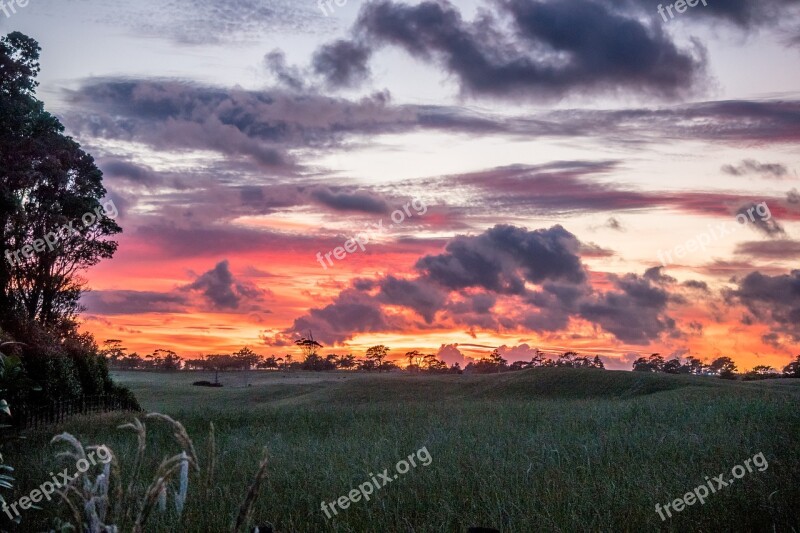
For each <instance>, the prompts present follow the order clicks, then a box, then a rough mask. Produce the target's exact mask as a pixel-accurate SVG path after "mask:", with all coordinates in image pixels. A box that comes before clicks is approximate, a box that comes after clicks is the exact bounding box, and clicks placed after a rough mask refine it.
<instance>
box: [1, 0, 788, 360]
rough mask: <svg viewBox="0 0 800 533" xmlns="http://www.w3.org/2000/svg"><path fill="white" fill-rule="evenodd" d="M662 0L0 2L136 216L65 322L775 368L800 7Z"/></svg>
mask: <svg viewBox="0 0 800 533" xmlns="http://www.w3.org/2000/svg"><path fill="white" fill-rule="evenodd" d="M339 3H342V2H341V0H339ZM661 3H664V2H663V1H662V2H661ZM658 5H659V2H656V1H651V0H613V1H612V0H488V1H486V2H483V1H472V0H468V1H459V2H458V3H448V2H435V1H426V2H395V1H392V0H379V1H369V0H364V1H361V0H347V1H346V2H345V3H344V5H342V6H338V5H337V2H335V1H333V2H331V3H330V4H329V6H326V4H325V3H322V7H320V5H318V3H317V2H316V1H315V0H237V1H235V2H234V1H231V2H227V3H226V2H219V1H212V0H169V1H165V0H160V1H154V0H142V1H137V2H125V3H123V2H119V1H118V0H117V1H111V0H102V1H101V0H81V1H78V0H30V3H29V4H28V5H27V6H26V7H24V8H19V7H18V8H17V12H16V13H15V14H12V16H10V17H6V16H5V15H3V14H2V12H0V25H2V30H3V33H8V32H9V31H13V30H19V31H22V32H23V33H25V34H27V35H29V36H31V37H33V38H35V39H37V40H38V41H39V43H40V44H41V46H42V60H41V66H42V73H41V75H40V82H41V85H40V87H39V92H38V95H39V97H40V98H41V99H42V100H44V102H45V105H46V106H47V109H49V110H50V111H51V112H54V113H55V114H57V115H58V116H59V117H60V118H61V120H62V121H63V122H64V124H65V126H66V129H67V133H68V134H69V135H71V136H73V137H75V138H76V139H77V140H78V141H79V142H80V143H81V145H82V146H83V148H84V149H85V150H87V151H88V152H89V153H91V154H92V155H93V156H94V157H95V159H96V161H97V163H98V166H99V167H100V168H101V170H103V172H104V175H105V178H104V182H105V186H106V188H107V189H108V191H109V197H110V198H111V199H112V200H113V201H114V203H115V205H116V206H117V208H118V211H119V217H118V222H119V224H120V225H121V226H122V227H123V229H124V233H123V234H122V235H120V236H119V238H118V241H119V250H118V252H117V254H116V256H115V257H114V259H113V260H109V261H105V262H103V263H101V264H100V265H98V266H97V267H95V268H93V269H91V270H90V271H88V272H86V273H85V277H86V279H87V281H88V286H89V287H90V288H91V292H90V293H88V294H87V295H86V296H85V297H84V298H83V305H84V306H85V307H86V311H85V312H84V313H83V314H82V315H81V321H82V328H83V329H84V330H88V331H91V332H92V333H93V334H95V335H96V337H97V339H98V340H99V341H102V340H104V339H109V338H117V339H121V340H123V341H124V344H125V345H126V346H127V347H128V348H130V349H132V350H135V351H138V352H139V353H140V354H145V353H150V352H152V351H153V350H154V349H156V348H170V349H174V350H175V351H177V352H178V353H179V354H180V355H182V356H184V357H194V356H197V355H200V354H207V353H219V352H224V351H230V350H235V349H238V348H240V347H242V346H244V345H249V346H250V347H251V348H253V349H255V350H256V351H257V352H258V353H261V354H264V355H269V354H277V355H282V354H285V353H289V352H292V353H296V350H295V348H294V347H290V346H291V343H292V341H293V340H294V339H295V338H296V337H297V335H306V334H308V332H309V331H312V332H313V335H314V338H315V339H317V340H319V341H320V342H322V343H323V344H324V345H325V350H324V351H323V353H324V354H327V353H349V352H353V353H355V354H357V355H363V352H364V350H365V349H366V347H368V346H371V345H375V344H385V345H387V346H389V347H390V348H391V349H392V352H391V353H392V354H393V355H394V356H395V358H400V356H401V355H402V354H403V353H405V352H406V351H408V350H411V349H422V350H425V351H430V352H434V353H435V352H439V353H440V355H441V356H442V357H443V358H444V360H445V361H447V362H448V363H453V362H459V363H461V364H462V366H463V365H464V364H465V363H466V362H469V360H470V358H480V357H481V356H483V355H485V354H487V353H488V352H490V351H491V350H492V349H493V348H497V347H503V348H502V351H503V352H504V353H505V354H506V357H507V358H508V359H510V360H512V361H513V360H518V359H529V358H530V355H531V350H532V349H533V348H540V349H542V350H544V351H546V352H548V353H555V352H560V351H565V350H574V351H578V352H581V353H582V354H587V355H595V354H600V355H601V357H603V358H604V360H605V361H606V363H607V366H608V367H609V368H619V369H621V368H624V369H630V367H631V362H632V360H633V359H635V358H636V357H638V356H640V355H649V354H650V353H653V352H659V353H661V354H662V355H664V356H681V357H683V356H687V355H694V356H696V357H700V358H702V359H707V360H710V359H712V358H715V357H719V356H723V355H725V356H731V357H733V358H734V359H735V360H736V361H737V363H738V364H739V366H740V369H749V368H751V367H752V366H754V365H758V364H766V365H772V366H774V367H780V368H782V367H783V366H785V365H786V364H787V363H788V362H789V361H790V358H792V357H793V356H794V355H797V354H798V353H800V349H798V341H800V270H796V269H798V268H800V267H798V265H797V259H798V258H799V257H800V192H799V189H800V176H798V169H800V151H798V143H800V68H799V67H800V1H798V0H760V1H755V0H708V6H705V7H704V6H703V4H702V3H699V4H698V5H697V6H696V7H690V8H688V9H686V10H685V12H684V13H681V14H678V13H676V15H675V18H674V19H668V20H667V22H665V21H664V18H662V16H661V15H659V13H658V11H657V6H658ZM664 5H665V6H666V5H668V3H664ZM673 12H674V8H673ZM748 210H749V211H748ZM748 212H749V214H748ZM398 213H399V215H398ZM737 214H739V217H738V218H737ZM392 217H394V220H393V218H392ZM401 219H402V220H401ZM743 221H744V223H742V222H743ZM380 224H382V227H383V231H382V232H381V231H379V230H377V229H375V227H376V226H378V225H380ZM362 232H368V233H369V235H366V234H365V233H364V234H362ZM360 234H362V237H361V238H362V243H363V241H364V237H367V238H368V240H369V242H366V243H364V251H362V249H361V248H360V247H358V246H357V245H356V243H355V242H350V243H348V247H349V248H350V250H353V249H355V252H352V253H350V252H346V251H344V250H340V251H339V253H338V255H339V256H340V257H343V259H336V258H335V257H334V256H333V255H332V254H333V253H334V251H335V250H336V248H337V247H343V246H344V245H345V243H346V242H347V241H348V240H349V239H351V238H354V237H356V236H357V235H360ZM677 247H680V248H677ZM676 248H677V249H676ZM318 254H320V255H319V256H318ZM326 254H331V255H329V256H328V257H330V258H331V259H330V262H327V261H325V259H324V257H325V255H326ZM320 257H321V258H322V260H323V262H324V263H325V267H323V265H322V264H321V263H320ZM665 263H666V266H665Z"/></svg>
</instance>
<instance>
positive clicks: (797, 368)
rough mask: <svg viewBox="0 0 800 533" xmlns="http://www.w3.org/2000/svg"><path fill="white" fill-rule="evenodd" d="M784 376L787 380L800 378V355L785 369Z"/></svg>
mask: <svg viewBox="0 0 800 533" xmlns="http://www.w3.org/2000/svg"><path fill="white" fill-rule="evenodd" d="M783 375H784V376H786V377H787V378H800V355H798V356H797V358H796V359H795V360H794V361H792V362H791V363H789V364H788V365H786V367H785V368H784V369H783Z"/></svg>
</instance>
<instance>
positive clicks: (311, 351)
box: [101, 337, 605, 374]
mask: <svg viewBox="0 0 800 533" xmlns="http://www.w3.org/2000/svg"><path fill="white" fill-rule="evenodd" d="M295 345H296V346H297V347H298V348H299V349H300V351H301V356H300V357H298V358H297V359H295V358H294V357H293V356H292V354H286V356H285V357H280V356H276V355H270V356H263V355H259V354H257V353H255V352H254V351H253V350H251V349H250V348H248V347H244V348H242V349H241V350H239V351H237V352H234V353H230V354H225V353H222V354H208V355H204V356H202V357H199V358H194V359H185V360H184V359H181V357H180V356H178V354H177V353H175V352H174V351H172V350H164V349H157V350H154V351H153V352H152V353H150V354H148V355H145V356H144V357H142V356H140V355H139V354H137V353H128V351H127V349H126V348H124V347H123V346H122V341H120V340H118V339H109V340H107V341H106V342H105V344H104V349H103V350H102V351H101V353H103V354H104V355H105V356H106V358H107V359H108V363H109V366H110V367H111V368H113V369H116V370H168V371H177V370H186V371H210V372H215V373H219V372H229V371H247V370H306V371H313V372H325V371H333V370H359V371H366V372H389V371H392V370H401V369H404V370H406V371H408V372H413V373H428V374H462V373H468V374H469V373H475V374H491V373H498V372H513V371H519V370H525V369H528V368H539V367H562V368H599V369H604V368H605V365H604V364H603V361H602V360H601V359H600V357H599V356H594V358H590V357H584V356H580V355H579V354H578V353H576V352H567V353H564V354H562V355H560V356H558V357H556V358H547V357H545V356H544V354H542V353H541V352H539V351H538V350H537V351H536V352H535V355H534V356H533V357H532V358H531V360H530V361H515V362H513V363H511V364H509V363H508V361H507V360H506V359H505V358H503V356H502V354H501V353H500V351H499V350H494V351H493V352H492V353H491V354H489V355H488V356H486V357H483V358H481V359H479V360H478V361H473V362H470V363H468V364H467V365H466V366H465V367H464V368H461V365H460V364H459V363H453V364H452V365H448V364H447V363H446V362H444V361H442V360H441V359H439V357H438V356H437V355H435V354H431V353H427V354H426V353H422V352H420V351H419V350H414V351H410V352H406V353H405V356H404V358H403V360H401V361H405V362H406V364H405V366H401V365H400V364H398V362H397V361H393V360H390V359H389V352H390V349H389V348H388V347H387V346H384V345H377V346H372V347H370V348H368V349H367V350H366V352H365V354H364V357H361V358H359V357H357V356H355V355H354V354H352V353H349V354H335V353H332V354H328V355H325V356H323V355H320V354H319V350H320V349H322V348H323V346H322V345H321V344H319V343H318V342H316V341H315V340H313V339H312V338H305V337H303V338H301V339H299V340H297V341H296V342H295Z"/></svg>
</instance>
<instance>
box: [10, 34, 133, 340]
mask: <svg viewBox="0 0 800 533" xmlns="http://www.w3.org/2000/svg"><path fill="white" fill-rule="evenodd" d="M39 52H40V48H39V45H38V43H37V42H36V41H35V40H33V39H31V38H30V37H27V36H25V35H23V34H22V33H19V32H14V33H10V34H8V35H6V36H5V37H3V38H1V39H0V250H5V251H7V252H8V253H7V254H6V256H4V257H2V258H0V309H2V310H3V312H2V313H0V326H2V327H3V329H5V330H7V331H10V332H11V333H12V335H14V336H15V337H16V336H20V328H21V327H22V326H21V323H22V322H25V321H35V322H36V323H38V324H40V325H41V326H44V327H45V328H47V329H48V330H49V331H51V332H53V333H57V334H58V335H59V336H61V337H63V336H64V335H66V334H67V333H68V332H72V331H74V330H75V327H76V325H75V316H76V314H77V312H78V311H79V309H80V308H79V299H80V297H81V294H82V293H83V288H84V282H83V280H82V279H81V278H80V277H79V273H80V272H81V271H83V270H85V269H87V268H89V267H91V266H93V265H95V264H97V263H98V262H99V261H100V260H101V259H105V258H110V257H111V256H112V255H113V254H114V252H115V251H116V249H117V243H116V242H114V241H110V240H106V238H107V237H111V236H113V235H115V234H117V233H119V232H120V231H122V230H121V229H120V227H119V226H118V225H117V224H116V222H115V221H114V219H112V218H110V217H109V216H107V215H106V214H105V213H104V212H103V210H102V208H101V204H100V201H101V199H102V198H103V197H104V196H105V194H106V190H105V188H104V187H103V184H102V181H103V174H102V172H100V170H99V169H98V168H97V166H96V165H95V163H94V160H93V159H92V157H91V156H89V155H88V154H86V153H85V152H84V151H83V150H81V148H80V145H78V143H76V142H75V141H74V140H73V139H72V138H71V137H68V136H66V135H64V126H63V125H62V124H61V122H59V120H58V119H57V118H56V117H55V116H53V115H51V114H50V113H48V112H47V111H45V110H44V105H43V104H42V102H40V101H39V100H38V99H37V98H36V96H35V90H36V87H37V85H38V82H37V81H36V77H37V76H38V74H39ZM87 213H89V214H96V221H95V222H94V223H93V224H90V225H85V224H84V223H83V222H81V220H82V217H83V216H84V215H85V214H87ZM71 222H74V225H73V227H72V229H70V230H68V229H64V230H63V231H62V232H61V236H62V238H60V239H59V240H58V241H57V245H54V246H52V247H51V246H49V245H48V246H45V244H44V240H43V239H44V238H45V237H46V236H48V235H50V234H53V235H54V234H55V233H54V232H57V231H59V230H60V228H63V227H64V226H65V225H66V224H67V223H71ZM51 240H52V239H51ZM54 244H55V243H54ZM15 252H21V254H20V255H19V256H16V255H15ZM9 257H10V258H11V259H10V258H9ZM12 263H13V264H12Z"/></svg>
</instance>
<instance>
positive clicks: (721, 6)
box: [609, 0, 798, 30]
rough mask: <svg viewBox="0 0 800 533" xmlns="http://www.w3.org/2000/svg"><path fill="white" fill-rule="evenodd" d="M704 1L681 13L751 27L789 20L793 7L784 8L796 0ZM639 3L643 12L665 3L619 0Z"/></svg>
mask: <svg viewBox="0 0 800 533" xmlns="http://www.w3.org/2000/svg"><path fill="white" fill-rule="evenodd" d="M609 3H611V2H610V0H609ZM707 3H708V5H705V6H704V5H698V9H694V10H692V13H691V15H692V16H691V17H685V18H686V19H687V20H686V22H692V21H697V22H708V21H713V23H714V24H715V25H716V24H717V23H719V22H720V21H723V22H728V23H730V24H732V25H735V26H738V27H739V28H742V29H746V30H749V29H753V28H757V27H759V26H763V25H766V24H770V25H773V24H775V23H776V22H779V21H780V20H781V19H782V18H783V19H789V20H791V19H792V18H793V15H796V14H797V10H791V11H790V10H788V8H791V7H796V6H797V5H798V1H797V0H761V1H759V2H752V1H750V0H725V1H723V2H714V1H713V0H708V2H707ZM624 4H627V5H628V6H632V7H639V8H641V9H642V11H643V12H644V13H645V14H655V13H656V9H657V7H658V4H663V5H667V4H669V2H664V1H663V0H623V5H624Z"/></svg>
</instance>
